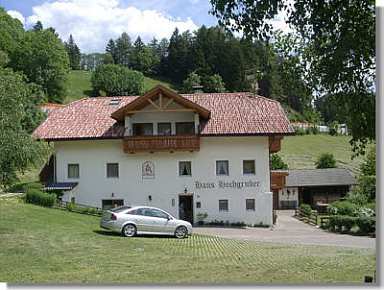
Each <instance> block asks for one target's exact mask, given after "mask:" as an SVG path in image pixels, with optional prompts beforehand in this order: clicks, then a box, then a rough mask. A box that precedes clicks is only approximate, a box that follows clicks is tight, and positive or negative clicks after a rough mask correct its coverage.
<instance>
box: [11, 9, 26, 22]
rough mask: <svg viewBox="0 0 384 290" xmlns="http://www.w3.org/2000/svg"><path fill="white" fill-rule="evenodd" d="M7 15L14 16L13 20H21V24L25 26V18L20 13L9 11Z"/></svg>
mask: <svg viewBox="0 0 384 290" xmlns="http://www.w3.org/2000/svg"><path fill="white" fill-rule="evenodd" d="M7 13H8V14H9V15H10V16H12V17H13V18H16V19H19V20H20V22H21V23H22V24H23V25H24V24H25V18H24V16H23V14H21V13H20V12H19V11H16V10H8V11H7Z"/></svg>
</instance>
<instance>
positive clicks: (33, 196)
mask: <svg viewBox="0 0 384 290" xmlns="http://www.w3.org/2000/svg"><path fill="white" fill-rule="evenodd" d="M25 201H26V202H27V203H33V204H37V205H41V206H45V207H52V206H53V205H54V204H55V201H56V196H55V195H53V194H48V193H45V192H42V191H40V190H38V189H36V188H32V189H28V190H27V194H26V196H25Z"/></svg>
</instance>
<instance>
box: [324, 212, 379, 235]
mask: <svg viewBox="0 0 384 290" xmlns="http://www.w3.org/2000/svg"><path fill="white" fill-rule="evenodd" d="M354 226H358V227H359V232H360V233H362V234H368V233H373V232H375V227H376V220H375V218H373V217H354V216H346V215H333V216H330V217H329V220H328V224H327V227H328V229H329V230H331V231H335V232H336V231H337V232H350V231H351V229H352V228H353V227H354Z"/></svg>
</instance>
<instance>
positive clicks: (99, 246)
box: [0, 198, 375, 284]
mask: <svg viewBox="0 0 384 290" xmlns="http://www.w3.org/2000/svg"><path fill="white" fill-rule="evenodd" d="M98 222H99V218H96V217H93V216H86V215H80V214H76V213H71V212H67V211H64V210H58V209H47V208H42V207H38V206H34V205H30V204H24V203H22V202H21V201H20V200H19V199H15V198H13V199H0V249H1V251H0V281H7V282H9V283H60V284H61V283H104V284H112V283H147V284H148V283H157V284H158V283H173V284H174V283H320V282H321V283H336V282H340V283H352V282H356V283H362V281H363V276H364V275H373V271H374V269H375V253H374V251H373V250H368V249H367V250H364V249H347V248H336V247H319V246H295V245H273V244H266V243H256V242H248V241H235V240H229V239H222V238H217V237H210V236H200V235H193V236H192V237H190V238H188V239H183V240H177V239H175V238H168V237H164V238H162V237H136V238H123V237H121V236H120V235H117V234H111V233H109V232H105V231H102V230H100V228H99V226H98Z"/></svg>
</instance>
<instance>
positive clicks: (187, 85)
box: [183, 72, 201, 93]
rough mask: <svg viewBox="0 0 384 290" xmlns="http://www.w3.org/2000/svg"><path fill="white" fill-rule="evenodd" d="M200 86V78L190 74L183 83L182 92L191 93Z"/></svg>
mask: <svg viewBox="0 0 384 290" xmlns="http://www.w3.org/2000/svg"><path fill="white" fill-rule="evenodd" d="M200 86H201V78H200V76H199V75H198V74H197V73H195V72H191V73H190V74H189V75H188V77H187V78H186V79H185V80H184V81H183V92H184V93H193V92H194V91H195V89H196V87H200Z"/></svg>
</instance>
